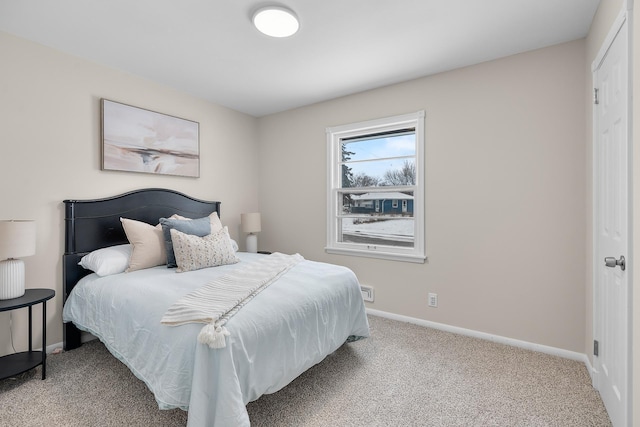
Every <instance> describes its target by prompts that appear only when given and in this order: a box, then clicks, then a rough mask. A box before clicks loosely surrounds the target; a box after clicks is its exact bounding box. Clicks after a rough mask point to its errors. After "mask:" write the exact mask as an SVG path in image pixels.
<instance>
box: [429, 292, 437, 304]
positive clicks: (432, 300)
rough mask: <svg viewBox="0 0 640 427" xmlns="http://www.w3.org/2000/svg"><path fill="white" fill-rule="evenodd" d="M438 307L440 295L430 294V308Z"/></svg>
mask: <svg viewBox="0 0 640 427" xmlns="http://www.w3.org/2000/svg"><path fill="white" fill-rule="evenodd" d="M437 306H438V294H433V293H429V307H437Z"/></svg>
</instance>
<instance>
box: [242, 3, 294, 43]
mask: <svg viewBox="0 0 640 427" xmlns="http://www.w3.org/2000/svg"><path fill="white" fill-rule="evenodd" d="M253 25H255V26H256V28H257V29H258V31H260V32H261V33H264V34H266V35H268V36H271V37H289V36H292V35H294V34H295V33H296V32H297V31H298V28H300V24H299V23H298V18H296V16H295V15H294V13H293V12H292V11H291V10H289V9H287V8H284V7H280V6H267V7H263V8H261V9H258V10H257V11H256V13H254V15H253Z"/></svg>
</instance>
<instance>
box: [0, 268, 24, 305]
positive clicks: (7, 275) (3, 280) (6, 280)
mask: <svg viewBox="0 0 640 427" xmlns="http://www.w3.org/2000/svg"><path fill="white" fill-rule="evenodd" d="M22 295H24V262H23V261H22V260H21V259H8V260H6V261H0V300H5V299H12V298H18V297H21V296H22Z"/></svg>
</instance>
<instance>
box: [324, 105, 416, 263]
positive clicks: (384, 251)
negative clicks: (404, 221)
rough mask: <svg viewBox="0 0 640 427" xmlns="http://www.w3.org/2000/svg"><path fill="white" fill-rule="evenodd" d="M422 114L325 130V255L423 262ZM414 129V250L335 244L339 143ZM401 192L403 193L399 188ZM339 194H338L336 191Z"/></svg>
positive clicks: (339, 171) (339, 172)
mask: <svg viewBox="0 0 640 427" xmlns="http://www.w3.org/2000/svg"><path fill="white" fill-rule="evenodd" d="M424 117H425V112H424V111H417V112H415V113H410V114H404V115H400V116H393V117H387V118H382V119H376V120H369V121H365V122H359V123H352V124H347V125H342V126H334V127H328V128H327V129H326V131H327V167H328V171H327V172H328V173H327V176H328V183H327V246H326V247H325V251H326V252H327V253H331V254H339V255H354V256H363V257H370V258H381V259H388V260H394V261H407V262H416V263H424V262H425V260H426V259H427V256H426V249H425V230H424V223H425V221H424V218H425V212H424V193H425V191H424V190H425V187H424V175H425V173H424V172H425V170H424ZM410 127H411V128H415V140H416V157H415V164H416V183H415V186H413V187H412V191H413V197H414V199H413V219H414V227H415V229H414V246H413V248H406V247H391V246H374V245H366V244H359V243H347V242H340V241H338V233H339V230H338V219H339V217H340V212H338V210H339V206H338V194H339V192H340V191H343V190H344V189H342V188H339V187H340V180H341V171H342V168H341V162H342V150H341V144H342V140H343V139H346V138H353V137H358V136H364V135H367V134H375V133H382V132H391V131H394V130H399V129H406V128H410ZM394 188H395V189H398V188H399V187H381V189H387V190H392V189H394ZM401 189H406V188H404V187H402V188H401ZM339 190H340V191H339Z"/></svg>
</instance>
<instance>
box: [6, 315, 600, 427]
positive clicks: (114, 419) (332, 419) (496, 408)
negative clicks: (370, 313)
mask: <svg viewBox="0 0 640 427" xmlns="http://www.w3.org/2000/svg"><path fill="white" fill-rule="evenodd" d="M369 319H370V323H371V330H372V336H371V338H369V339H366V340H361V341H358V342H355V343H351V344H346V345H344V346H342V347H341V348H340V349H339V350H338V351H336V352H335V353H334V354H332V355H330V356H329V357H327V358H326V359H325V360H324V361H323V362H322V363H320V364H319V365H317V366H315V367H313V368H312V369H310V370H309V371H307V372H306V373H304V374H303V375H301V376H300V377H299V378H297V379H296V380H295V381H294V382H292V383H291V384H289V385H288V386H287V387H285V388H284V389H282V390H281V391H279V392H277V393H274V394H272V395H266V396H263V397H261V398H260V399H259V400H257V401H256V402H252V403H250V404H249V405H248V406H247V408H248V411H249V416H250V418H251V422H252V426H256V427H257V426H269V427H274V426H301V427H312V426H385V427H388V426H563V427H564V426H581V427H582V426H609V425H610V422H609V419H608V417H607V413H606V411H605V409H604V406H603V404H602V401H601V400H600V397H599V395H598V393H597V392H596V391H595V390H594V389H593V388H592V387H591V380H590V378H589V375H588V373H587V370H586V368H585V366H584V365H583V364H581V363H579V362H575V361H571V360H566V359H561V358H558V357H553V356H548V355H545V354H540V353H535V352H531V351H526V350H521V349H517V348H513V347H508V346H504V345H500V344H495V343H491V342H488V341H483V340H479V339H474V338H468V337H463V336H459V335H455V334H450V333H446V332H442V331H437V330H433V329H427V328H423V327H420V326H415V325H410V324H407V323H401V322H396V321H392V320H387V319H382V318H379V317H369ZM186 419H187V417H186V413H184V412H182V411H180V410H172V411H160V410H158V409H157V406H156V404H155V400H154V399H153V396H152V395H151V393H150V392H149V391H148V390H147V388H146V387H145V386H144V384H143V383H142V382H141V381H139V380H138V379H136V378H135V377H134V376H133V375H132V374H131V373H130V372H129V370H128V369H127V368H126V367H125V366H124V365H123V364H122V363H120V362H119V361H118V360H117V359H115V358H114V357H112V356H111V355H110V354H109V353H108V351H107V350H106V349H105V348H104V346H103V345H102V344H100V343H99V342H97V341H94V342H91V343H88V344H85V345H83V346H82V347H81V348H79V349H77V350H73V351H70V352H65V353H62V354H59V355H52V356H50V357H49V358H48V363H47V379H46V380H45V381H41V380H40V370H39V368H38V369H36V370H33V371H30V372H28V373H26V374H23V375H22V376H21V377H19V378H17V379H8V380H4V381H0V425H1V426H83V427H89V426H184V425H186Z"/></svg>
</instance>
